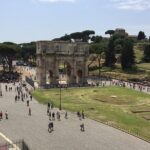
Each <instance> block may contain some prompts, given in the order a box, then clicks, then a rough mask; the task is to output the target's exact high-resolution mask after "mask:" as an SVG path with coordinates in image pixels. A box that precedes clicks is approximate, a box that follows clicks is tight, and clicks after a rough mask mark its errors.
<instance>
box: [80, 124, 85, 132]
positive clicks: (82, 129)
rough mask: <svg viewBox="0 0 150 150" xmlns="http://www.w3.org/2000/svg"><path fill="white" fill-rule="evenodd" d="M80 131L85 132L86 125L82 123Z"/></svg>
mask: <svg viewBox="0 0 150 150" xmlns="http://www.w3.org/2000/svg"><path fill="white" fill-rule="evenodd" d="M80 130H81V131H82V132H84V131H85V129H84V123H82V124H81V125H80Z"/></svg>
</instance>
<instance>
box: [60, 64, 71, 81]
mask: <svg viewBox="0 0 150 150" xmlns="http://www.w3.org/2000/svg"><path fill="white" fill-rule="evenodd" d="M58 70H59V84H68V83H69V81H70V76H71V65H70V64H69V63H68V62H60V64H59V67H58Z"/></svg>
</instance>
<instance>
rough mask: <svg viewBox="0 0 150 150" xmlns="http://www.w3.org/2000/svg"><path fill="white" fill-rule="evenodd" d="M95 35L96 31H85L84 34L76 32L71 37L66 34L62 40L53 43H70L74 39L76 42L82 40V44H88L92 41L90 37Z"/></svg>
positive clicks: (56, 39) (58, 39) (57, 39)
mask: <svg viewBox="0 0 150 150" xmlns="http://www.w3.org/2000/svg"><path fill="white" fill-rule="evenodd" d="M93 34H95V31H93V30H85V31H82V32H74V33H71V34H69V35H68V34H65V35H64V36H62V37H60V38H55V39H53V41H70V40H71V39H74V40H81V41H82V42H88V40H89V39H91V37H90V35H93Z"/></svg>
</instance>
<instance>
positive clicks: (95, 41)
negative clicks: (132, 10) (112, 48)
mask: <svg viewBox="0 0 150 150" xmlns="http://www.w3.org/2000/svg"><path fill="white" fill-rule="evenodd" d="M102 39H103V37H102V36H98V35H97V36H92V38H91V41H92V42H94V43H100V42H101V41H102Z"/></svg>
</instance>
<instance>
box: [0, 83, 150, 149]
mask: <svg viewBox="0 0 150 150" xmlns="http://www.w3.org/2000/svg"><path fill="white" fill-rule="evenodd" d="M2 89H3V97H0V111H1V110H2V111H3V112H5V111H6V110H7V111H8V114H9V116H8V117H9V119H8V120H6V119H3V120H1V121H0V132H2V133H4V134H5V135H6V136H7V137H8V138H10V139H11V140H12V141H14V140H15V141H16V140H18V139H24V140H25V141H26V143H28V145H29V147H30V148H31V150H41V149H43V150H150V143H147V142H145V141H142V140H140V139H138V138H136V137H133V136H131V135H128V134H126V133H124V132H121V131H119V130H117V129H114V128H112V127H109V126H106V125H104V124H101V123H98V122H95V121H93V120H90V119H87V118H86V119H85V120H84V121H80V120H79V119H78V118H77V117H76V114H72V113H68V117H69V118H68V119H65V118H64V112H61V114H62V116H63V117H62V116H61V121H57V120H56V121H54V131H53V132H52V133H48V131H47V129H48V123H49V120H48V116H47V115H46V109H47V108H46V106H45V105H42V104H39V103H38V102H37V101H35V100H32V102H30V107H31V109H32V116H28V107H27V106H26V102H22V101H18V102H17V103H15V100H14V97H15V94H16V93H15V92H14V91H15V90H14V88H13V91H12V92H5V91H4V85H2ZM54 111H55V112H56V111H57V109H54ZM82 122H84V124H85V132H81V131H80V124H81V123H82ZM0 140H1V137H0ZM2 142H3V140H2ZM0 143H1V141H0Z"/></svg>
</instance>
